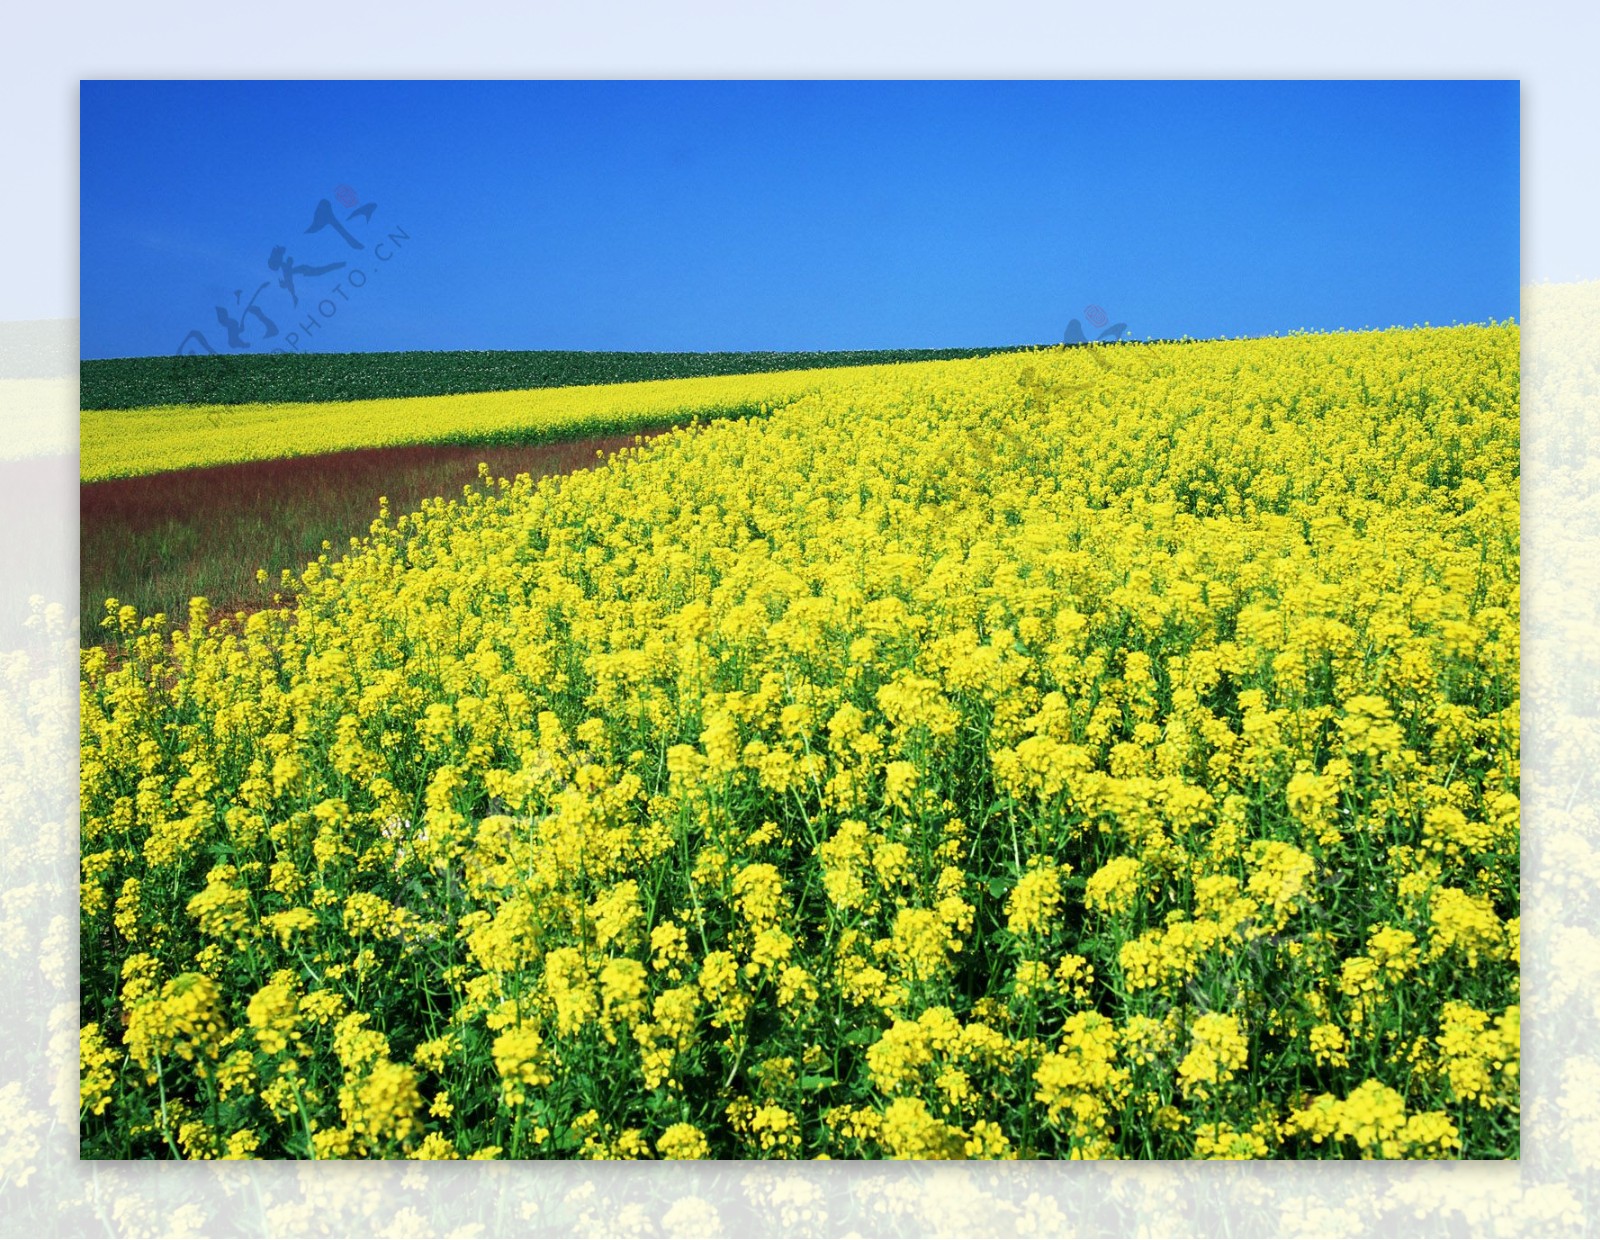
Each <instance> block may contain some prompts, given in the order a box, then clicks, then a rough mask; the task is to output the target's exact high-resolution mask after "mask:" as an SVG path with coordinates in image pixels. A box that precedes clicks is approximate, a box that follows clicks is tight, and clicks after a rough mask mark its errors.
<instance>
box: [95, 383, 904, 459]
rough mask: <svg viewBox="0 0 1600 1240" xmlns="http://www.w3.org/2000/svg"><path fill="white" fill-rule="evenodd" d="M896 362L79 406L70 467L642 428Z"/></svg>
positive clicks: (792, 393)
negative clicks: (78, 444)
mask: <svg viewBox="0 0 1600 1240" xmlns="http://www.w3.org/2000/svg"><path fill="white" fill-rule="evenodd" d="M903 365H904V364H903V363H902V364H897V365H895V366H872V367H852V366H839V367H833V368H825V369H817V370H792V371H777V372H773V373H765V374H753V375H718V376H714V377H711V378H698V379H658V380H652V381H650V382H644V383H609V384H595V385H589V386H579V387H564V388H540V389H537V390H534V391H527V392H478V393H470V394H467V395H455V396H403V397H396V398H394V399H392V400H350V401H311V402H296V403H278V404H255V405H156V406H147V407H145V408H140V409H113V410H104V409H89V410H84V412H83V414H82V466H81V471H80V472H81V476H82V479H83V481H84V482H98V481H100V480H102V479H106V478H127V477H135V476H138V475H141V474H154V473H160V472H162V471H164V470H169V469H190V468H193V467H195V466H201V465H226V464H232V463H234V462H239V461H265V460H272V459H275V458H278V457H286V456H310V455H314V454H317V453H324V452H342V451H345V450H347V449H350V448H385V447H393V446H396V445H401V444H441V443H473V444H485V443H524V442H526V443H540V442H547V441H550V440H555V439H573V438H581V437H584V436H587V435H598V434H608V433H615V432H619V431H621V432H629V431H634V430H653V429H655V428H658V427H662V426H671V425H675V424H680V423H685V422H688V421H689V420H690V419H691V418H692V417H694V416H696V415H698V416H700V417H702V418H714V417H728V416H738V415H743V414H750V413H759V412H761V411H763V409H764V408H766V407H770V406H771V405H773V404H774V403H776V402H779V401H789V400H793V399H795V398H796V397H798V396H800V395H801V394H803V393H806V392H813V391H820V390H822V389H824V388H830V387H832V386H835V385H837V384H838V383H839V382H841V381H844V380H849V379H855V378H859V377H860V376H861V374H862V372H863V371H864V370H866V371H871V372H873V373H875V374H883V373H886V372H890V373H892V372H893V371H895V370H897V369H899V368H900V367H901V366H903Z"/></svg>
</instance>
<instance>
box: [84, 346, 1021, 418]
mask: <svg viewBox="0 0 1600 1240" xmlns="http://www.w3.org/2000/svg"><path fill="white" fill-rule="evenodd" d="M1033 347H1036V346H1032V345H1010V346H1006V347H1003V348H982V349H854V350H850V351H848V352H837V353H580V352H564V351H559V350H539V351H533V352H514V351H506V350H495V351H487V352H484V351H479V352H466V351H454V352H429V353H278V354H271V353H267V354H259V355H256V356H248V355H238V354H217V355H215V356H207V357H124V358H109V359H104V360H100V361H87V362H84V363H82V371H81V377H82V391H81V394H80V396H79V404H80V407H81V408H83V409H138V408H140V407H142V406H146V405H244V404H252V403H255V402H258V401H260V402H279V401H281V402H300V401H318V400H373V399H385V398H391V397H396V396H450V395H455V394H458V393H462V392H516V391H524V390H526V389H529V388H548V387H581V386H589V385H592V384H598V383H634V382H638V381H640V380H645V379H691V378H704V377H706V376H710V375H750V374H764V373H767V372H769V371H776V370H816V369H819V368H821V367H826V366H876V365H883V364H885V363H890V362H937V361H951V360H955V359H957V358H967V357H984V356H986V355H988V354H990V353H1014V352H1017V351H1019V350H1021V349H1024V348H1033Z"/></svg>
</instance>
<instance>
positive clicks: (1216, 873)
mask: <svg viewBox="0 0 1600 1240" xmlns="http://www.w3.org/2000/svg"><path fill="white" fill-rule="evenodd" d="M1517 350H1518V336H1517V331H1516V329H1515V328H1513V327H1509V326H1506V327H1465V328H1450V329H1428V330H1417V331H1409V332H1387V333H1370V334H1365V335H1347V336H1335V337H1292V338H1289V339H1283V340H1257V341H1235V342H1216V343H1210V344H1187V345H1150V346H1140V347H1138V348H1137V349H1129V350H1125V351H1124V354H1119V357H1121V356H1124V355H1125V356H1126V357H1127V359H1128V360H1127V362H1126V365H1125V366H1124V367H1123V368H1122V370H1121V371H1119V376H1120V378H1119V379H1117V380H1116V381H1115V382H1113V381H1112V380H1111V379H1103V380H1102V381H1099V382H1097V383H1095V384H1086V383H1085V382H1084V379H1085V377H1086V376H1087V375H1089V374H1090V373H1093V374H1094V375H1096V376H1101V375H1103V372H1102V371H1100V370H1099V368H1098V367H1095V366H1094V365H1093V363H1091V362H1090V361H1088V360H1087V359H1086V358H1085V357H1084V356H1083V355H1082V351H1081V350H1078V351H1074V350H1053V351H1040V352H1035V353H1032V354H1027V355H1019V356H996V357H989V358H983V359H978V360H973V361H963V362H951V363H933V364H925V365H919V366H910V367H890V368H881V369H870V370H859V371H854V372H851V373H850V374H849V376H847V377H833V378H829V379H828V380H827V381H826V382H822V381H821V380H816V381H811V380H808V381H807V382H806V384H802V385H801V386H799V387H797V388H796V389H795V390H794V391H792V392H790V393H789V394H788V395H786V396H785V397H784V398H783V399H781V400H779V401H777V402H776V403H775V404H774V405H773V406H772V407H771V408H770V410H769V411H767V412H766V413H765V416H762V417H759V418H753V419H750V420H746V421H724V422H718V423H714V424H712V425H709V426H704V427H696V428H693V429H688V430H683V431H679V432H674V433H672V434H669V435H665V436H662V437H660V438H658V439H656V440H654V441H652V443H651V444H650V445H648V447H644V448H641V449H638V450H634V451H629V452H625V453H622V454H619V455H618V456H616V457H614V458H612V459H611V460H610V461H609V462H607V463H606V464H604V465H603V467H600V468H597V469H595V470H592V471H586V472H582V473H578V474H574V475H571V476H568V477H565V478H547V479H543V480H540V481H538V482H534V481H532V480H530V479H528V478H527V477H522V478H518V479H516V480H504V479H499V480H497V479H493V478H491V477H488V476H487V474H485V476H483V478H482V479H481V485H480V486H478V487H473V488H468V489H467V490H466V491H464V492H463V493H462V494H461V495H460V496H459V497H456V498H453V499H450V500H444V499H440V500H437V501H431V502H429V503H427V504H424V505H423V506H422V508H421V509H420V510H419V511H417V512H415V513H409V514H405V515H402V516H400V517H398V518H394V519H392V520H391V519H390V518H389V517H387V516H381V517H380V518H379V519H378V520H376V521H374V522H373V524H372V526H371V528H370V530H369V532H368V535H367V537H365V538H364V539H362V540H361V541H360V543H359V545H358V546H356V547H354V548H352V550H351V551H350V553H349V554H348V555H345V556H342V557H335V556H333V555H332V554H329V555H324V556H322V557H321V558H319V559H318V560H317V561H316V562H314V563H312V564H310V565H308V566H307V568H306V569H305V571H304V572H303V573H302V574H301V575H300V577H299V580H298V583H297V585H298V592H297V593H298V597H297V600H296V602H295V603H294V604H293V605H284V606H281V607H278V608H274V609H270V610H266V611H261V612H257V613H255V614H253V615H250V616H248V617H228V616H214V615H212V614H211V612H210V609H209V608H208V606H207V605H206V604H205V603H204V602H203V601H197V603H196V605H195V606H194V607H193V608H192V609H191V611H190V614H189V615H188V616H187V617H183V618H181V620H180V621H178V622H176V623H174V622H171V621H169V620H168V618H166V617H159V616H153V617H140V616H138V615H137V614H134V613H132V612H131V609H125V608H123V607H121V605H120V604H118V603H117V602H116V600H110V601H109V602H108V605H107V618H108V621H109V623H110V625H111V627H112V628H113V629H114V630H115V632H116V634H117V635H118V637H119V639H120V640H119V644H118V646H117V648H116V651H115V654H113V653H112V652H111V651H110V650H108V649H105V648H96V649H90V650H87V651H86V652H85V653H84V655H83V664H82V681H81V719H82V724H81V727H82V734H81V739H82V764H81V776H80V781H81V783H80V786H81V804H82V825H81V839H82V854H81V861H82V880H81V891H82V912H81V925H80V939H81V944H82V954H81V973H80V988H81V994H82V1012H81V1029H80V1061H81V1081H80V1101H81V1104H82V1106H81V1117H82V1125H83V1151H84V1153H85V1155H86V1156H92V1157H118V1158H121V1157H142V1156H158V1157H159V1156H174V1155H180V1154H181V1155H183V1156H204V1157H263V1158H267V1157H309V1156H317V1157H350V1158H355V1157H401V1156H410V1157H419V1158H429V1159H439V1158H445V1159H448V1158H472V1157H479V1158H492V1157H503V1158H531V1157H541V1158H542V1157H585V1158H644V1157H661V1158H704V1157H718V1158H746V1157H748V1158H811V1157H817V1156H823V1155H825V1156H828V1157H834V1158H860V1157H904V1158H1009V1157H1017V1158H1041V1157H1043V1158H1049V1157H1063V1158H1065V1157H1078V1158H1102V1157H1104V1158H1113V1157H1153V1158H1239V1157H1246V1158H1264V1157H1283V1158H1300V1157H1424V1158H1437V1157H1496V1156H1506V1155H1508V1154H1511V1153H1514V1151H1515V1142H1516V1132H1517V1124H1518V1097H1519V1095H1518V1088H1517V1081H1518V1071H1519V1065H1520V1034H1519V1028H1520V1025H1519V1016H1518V1014H1519V1011H1520V1008H1519V1004H1520V996H1519V993H1518V974H1519V953H1520V946H1519V944H1520V928H1519V927H1520V922H1519V915H1520V908H1519V904H1518V897H1519V889H1518V879H1517V874H1518V861H1519V830H1518V795H1519V779H1520V768H1519V743H1520V742H1519V733H1518V718H1519V662H1518V658H1519V642H1518V633H1519V601H1518V600H1519V593H1518V578H1519V571H1518V541H1517V540H1518V506H1517V487H1518V422H1517V412H1518V390H1517ZM1024 366H1026V367H1028V369H1029V374H1028V376H1027V378H1026V380H1025V381H1024V379H1023V377H1022V375H1021V371H1022V368H1023V367H1024ZM770 378H771V377H767V379H770ZM764 381H765V380H764Z"/></svg>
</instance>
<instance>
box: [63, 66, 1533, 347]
mask: <svg viewBox="0 0 1600 1240" xmlns="http://www.w3.org/2000/svg"><path fill="white" fill-rule="evenodd" d="M1518 129H1519V114H1518V84H1517V83H1516V82H1515V81H1504V82H1448V81H1419V82H1225V83H1212V82H997V81H984V82H945V83H926V82H666V81H664V82H592V81H574V82H419V81H407V82H381V81H353V82H308V81H300V82H224V81H214V82H181V83H172V82H146V81H129V82H92V81H86V82H84V83H83V85H82V88H81V182H80V188H81V245H80V252H81V269H80V280H81V284H80V292H81V320H82V336H81V348H82V353H83V356H84V357H86V358H93V357H123V356H138V355H154V354H166V353H171V352H173V351H175V350H176V349H178V348H179V347H180V343H181V342H183V341H184V339H185V338H186V335H187V333H189V332H190V331H191V330H196V331H198V332H199V333H201V334H202V335H204V336H205V338H206V343H207V345H208V346H209V347H211V348H214V349H215V350H216V351H218V352H241V353H242V352H260V351H263V350H266V349H272V348H284V347H293V348H296V349H299V350H300V351H302V352H313V351H315V352H335V351H337V352H345V351H368V350H383V349H650V350H657V349H659V350H702V349H848V348H939V347H957V346H978V345H1007V344H1023V343H1050V342H1055V341H1059V340H1060V339H1061V338H1062V333H1063V331H1064V330H1065V328H1066V326H1067V324H1068V322H1069V320H1071V319H1073V318H1079V319H1085V318H1086V308H1087V307H1089V306H1091V305H1093V306H1099V307H1103V308H1104V310H1105V312H1106V313H1107V315H1109V317H1110V319H1111V320H1113V321H1122V322H1126V323H1127V324H1128V327H1129V334H1130V335H1132V336H1134V337H1145V336H1153V337H1166V336H1181V335H1189V336H1196V337H1211V336H1238V335H1266V334H1271V333H1274V332H1279V333H1283V332H1289V331H1293V330H1296V329H1339V328H1362V327H1367V326H1371V327H1387V326H1390V325H1394V324H1400V325H1410V324H1412V323H1421V322H1424V321H1428V322H1432V323H1435V324H1439V323H1449V322H1452V321H1461V322H1482V321H1486V320H1489V319H1505V318H1507V317H1511V316H1515V315H1516V314H1517V313H1518V301H1519V287H1518V286H1519V275H1520V264H1519V216H1518V210H1519V207H1518V203H1519V174H1518V169H1519V162H1520V154H1519V139H1518ZM324 200H326V201H327V202H328V204H329V209H330V212H331V218H332V219H333V220H335V221H337V222H338V224H339V226H340V227H342V228H343V229H344V230H345V232H347V233H348V234H349V237H350V240H351V242H359V243H360V248H359V249H357V248H355V247H354V246H353V245H352V244H350V243H347V242H346V240H345V239H344V238H343V237H341V236H340V235H339V233H338V232H337V231H336V230H335V228H334V227H332V226H327V225H325V226H324V227H322V228H320V229H319V230H317V231H315V232H312V233H308V232H307V231H306V230H307V228H308V226H310V225H312V224H313V222H314V221H315V220H316V218H317V215H316V212H317V208H318V204H319V203H321V202H322V201H324ZM368 206H370V207H371V208H372V209H371V211H370V213H368V214H365V215H363V214H356V215H354V216H353V218H352V211H353V210H354V211H360V210H361V209H362V208H365V207H368ZM279 246H282V247H284V248H283V250H282V251H280V252H279V256H278V263H277V266H276V267H274V266H273V265H272V258H273V254H274V251H275V250H276V248H277V247H279ZM334 263H343V264H344V266H342V267H336V268H333V269H332V270H329V271H325V272H321V273H319V274H313V272H314V270H315V269H318V268H322V267H328V266H331V265H332V264H334ZM287 268H294V269H296V270H295V271H294V275H293V278H292V283H293V285H294V289H293V292H294V296H295V297H297V298H298V304H296V303H295V301H294V300H293V298H292V297H291V293H290V290H289V289H287V288H285V287H283V285H282V280H283V277H284V274H285V270H286V269H287ZM263 284H265V286H266V287H265V288H262V287H261V286H262V285H263ZM252 298H253V299H254V305H255V307H256V309H257V311H258V312H259V313H256V314H249V313H245V309H246V307H247V306H249V305H250V304H251V303H252ZM218 307H222V311H223V313H222V314H221V315H220V316H219V312H218ZM329 307H331V308H332V312H331V313H329V312H328V310H329ZM221 319H233V320H235V321H236V322H237V324H238V327H237V328H236V332H237V337H236V342H235V344H234V345H232V346H230V344H229V341H228V332H227V328H226V325H225V324H223V323H222V322H221ZM269 323H270V324H271V325H272V327H274V328H276V335H269V334H268V330H267V325H268V324H269ZM1091 334H1092V331H1091ZM291 337H293V339H292V340H291ZM189 340H190V343H189V345H188V346H186V347H188V348H191V349H193V348H197V347H199V346H198V345H197V344H196V343H195V338H194V337H189ZM246 342H248V348H247V347H246Z"/></svg>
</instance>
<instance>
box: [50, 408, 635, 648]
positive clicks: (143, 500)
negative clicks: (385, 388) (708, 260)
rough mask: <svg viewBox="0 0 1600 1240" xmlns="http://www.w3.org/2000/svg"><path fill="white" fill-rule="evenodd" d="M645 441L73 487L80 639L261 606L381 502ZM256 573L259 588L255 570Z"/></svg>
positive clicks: (417, 449) (436, 449)
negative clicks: (105, 624) (201, 606)
mask: <svg viewBox="0 0 1600 1240" xmlns="http://www.w3.org/2000/svg"><path fill="white" fill-rule="evenodd" d="M651 437H652V436H651V435H650V434H638V433H632V432H630V433H628V434H620V435H603V436H591V437H588V438H584V439H574V440H569V441H567V442H564V443H552V444H541V445H537V446H529V447H503V446H485V445H479V446H475V447H474V446H468V447H456V446H426V445H424V446H408V447H391V448H361V449H356V450H353V451H349V452H336V453H329V454H327V455H322V456H301V457H285V458H280V459H277V460H270V461H251V462H247V463H245V464H238V465H215V466H209V467H207V468H203V469H184V470H175V471H172V472H168V473H161V474H149V475H146V476H144V477H139V478H113V479H108V480H105V481H101V482H87V483H82V484H80V487H79V513H80V517H81V534H80V543H79V546H80V552H81V563H82V572H81V577H80V583H81V585H80V591H79V602H80V606H81V607H82V617H83V621H82V641H83V643H84V644H85V645H93V644H95V643H98V642H100V641H103V640H104V636H105V635H104V631H103V630H102V628H101V626H100V622H101V620H102V618H103V617H104V616H105V601H106V599H108V598H115V599H117V600H118V602H119V603H124V604H131V605H133V606H134V607H136V608H137V609H138V610H139V613H140V614H141V615H150V614H153V613H155V612H158V611H159V612H165V613H166V614H167V616H168V617H169V619H170V621H171V623H173V624H178V625H182V624H185V623H187V617H188V610H189V599H190V598H191V597H193V596H194V595H204V596H205V597H206V598H208V599H210V600H211V604H212V611H213V613H214V614H222V613H230V614H231V613H232V612H234V611H240V610H243V611H253V610H256V609H258V608H261V607H264V606H267V605H270V603H271V602H272V594H273V591H274V588H275V587H276V588H280V589H281V586H278V585H277V583H278V577H279V570H280V569H283V568H288V569H291V570H293V571H294V572H295V573H298V572H299V571H300V570H301V569H303V568H304V567H305V566H306V564H307V562H308V561H310V560H314V559H316V557H317V556H318V555H320V554H321V553H322V544H323V542H324V541H327V542H329V543H330V544H331V545H332V547H333V552H332V554H333V555H335V556H337V555H339V554H342V553H344V552H345V551H347V550H348V549H349V546H350V539H351V538H352V537H360V536H362V535H364V534H366V532H367V530H368V527H369V526H370V525H371V524H372V521H373V519H374V518H376V517H377V515H378V497H379V496H386V497H387V498H388V500H389V510H390V512H391V513H393V514H394V515H396V516H398V515H400V514H401V513H405V512H411V511H414V510H415V509H416V508H417V506H418V505H419V504H420V503H421V502H422V501H423V500H425V499H432V498H434V497H436V496H441V495H442V496H445V497H447V498H456V497H459V496H460V494H461V488H462V487H463V486H465V485H467V484H469V483H472V484H475V483H476V482H477V481H478V464H479V462H480V461H481V462H483V463H484V464H487V465H488V466H489V470H490V473H491V474H492V475H493V476H494V477H496V478H514V477H515V476H516V475H518V474H524V473H525V474H532V475H533V476H534V477H536V478H537V477H540V476H542V475H545V474H562V473H570V472H571V471H573V470H576V469H584V468H587V467H589V466H592V465H594V464H595V463H596V454H597V453H601V454H604V455H607V456H609V455H610V454H612V453H614V452H617V451H619V450H620V449H622V448H628V447H632V446H633V445H634V443H635V442H636V441H638V440H648V439H650V438H651ZM258 568H265V569H266V570H267V572H268V574H269V582H268V584H267V585H264V586H263V585H261V584H258V583H257V581H256V569H258Z"/></svg>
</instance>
